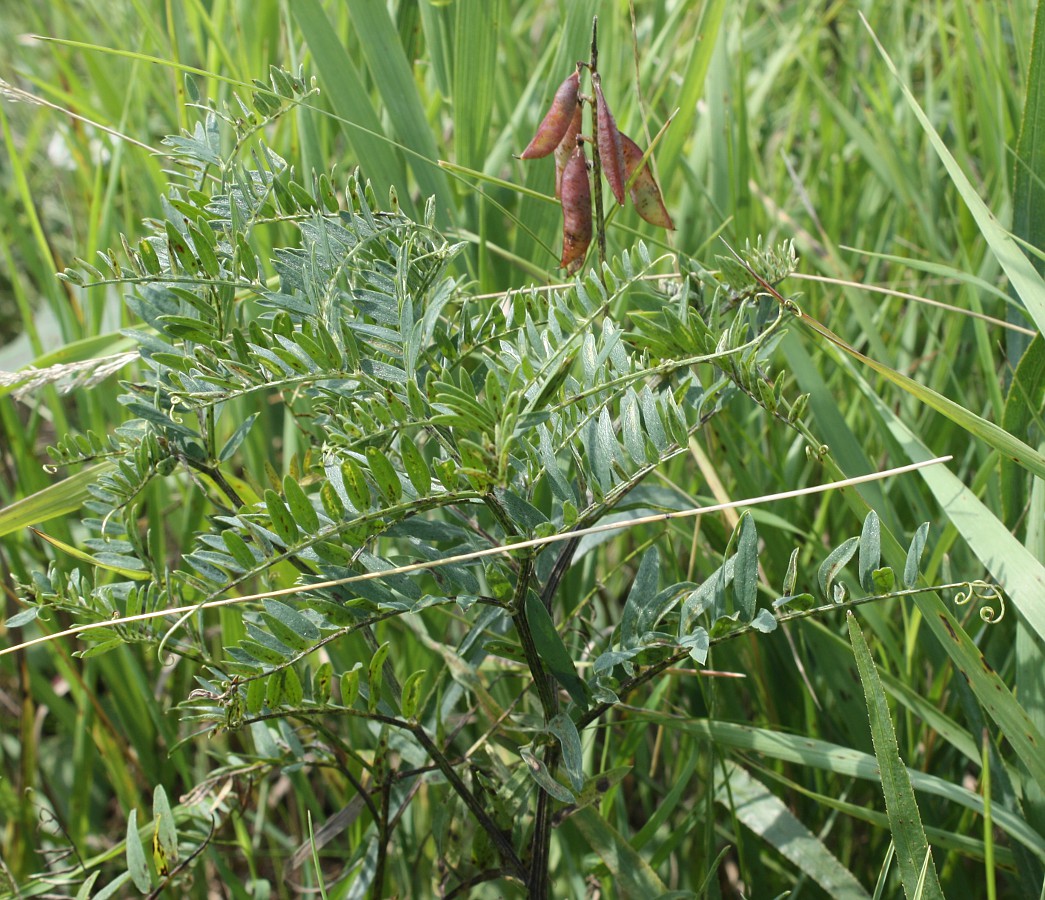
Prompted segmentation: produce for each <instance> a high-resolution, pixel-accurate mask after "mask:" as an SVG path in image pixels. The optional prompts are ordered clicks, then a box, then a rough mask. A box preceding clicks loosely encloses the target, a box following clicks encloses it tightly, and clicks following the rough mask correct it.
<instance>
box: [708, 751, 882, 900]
mask: <svg viewBox="0 0 1045 900" xmlns="http://www.w3.org/2000/svg"><path fill="white" fill-rule="evenodd" d="M725 767H726V772H727V773H728V776H729V783H728V789H727V785H726V783H722V784H720V785H719V786H718V789H717V791H716V794H715V799H716V800H717V801H718V802H719V803H721V804H722V805H723V806H731V807H732V810H733V813H734V814H735V815H736V817H737V819H739V820H740V821H741V822H742V823H743V824H744V825H746V826H747V827H748V828H750V829H751V830H752V831H753V832H754V833H755V834H757V835H758V836H759V837H760V838H762V839H763V840H764V841H766V843H768V844H770V845H771V846H773V847H775V848H776V849H777V850H778V851H779V852H780V854H781V855H782V856H785V857H786V858H787V859H789V860H791V862H792V863H794V864H795V865H796V866H797V867H798V868H799V869H800V870H801V871H802V872H804V873H805V874H806V875H808V876H809V877H810V878H811V879H812V880H813V881H815V882H816V883H817V884H819V885H820V887H822V888H823V889H824V890H825V891H827V893H828V894H829V895H830V896H831V897H835V898H857V897H859V898H869V897H870V896H871V895H870V894H869V893H868V892H867V891H866V890H864V887H863V885H861V884H860V882H859V881H857V880H856V878H855V877H854V876H853V873H852V872H850V871H849V870H848V869H847V868H846V867H845V866H843V865H842V864H841V863H840V862H839V861H838V858H837V857H836V856H835V855H834V854H833V853H832V852H831V851H830V850H828V849H827V847H825V846H824V845H823V843H822V842H821V841H820V839H819V838H818V837H817V836H816V835H815V834H813V833H812V832H811V831H810V830H809V829H808V828H806V827H805V825H803V824H802V823H801V822H800V821H799V820H798V819H796V818H795V817H794V815H792V813H791V812H790V810H788V808H787V807H786V806H785V805H784V803H783V802H782V801H781V800H780V799H779V798H778V797H777V796H776V795H775V794H773V793H772V792H771V791H770V790H769V789H768V788H767V787H766V786H765V785H764V784H762V783H761V782H760V781H758V780H757V779H755V778H754V777H752V775H751V773H750V772H748V771H747V769H744V768H742V767H741V766H739V765H737V764H736V763H735V762H733V761H732V760H726V762H725Z"/></svg>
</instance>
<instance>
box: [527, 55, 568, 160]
mask: <svg viewBox="0 0 1045 900" xmlns="http://www.w3.org/2000/svg"><path fill="white" fill-rule="evenodd" d="M580 85H581V74H580V72H579V71H576V70H575V71H574V73H573V74H572V75H571V76H570V77H569V78H567V79H566V80H565V81H564V82H563V83H562V84H560V85H559V89H558V90H557V91H556V92H555V98H554V99H553V100H552V105H551V107H549V109H548V113H547V115H546V116H545V117H544V119H543V120H542V121H541V124H540V125H539V126H537V133H536V134H535V135H534V136H533V140H532V141H530V143H529V144H528V145H527V147H526V149H525V150H523V152H522V153H520V154H519V159H540V158H541V157H544V156H547V155H548V154H549V153H551V152H552V151H553V150H554V149H555V148H556V147H557V146H559V142H560V141H562V138H563V135H565V134H566V130H567V129H568V128H569V127H570V122H571V121H572V120H573V113H574V110H575V109H577V91H578V89H579V88H580Z"/></svg>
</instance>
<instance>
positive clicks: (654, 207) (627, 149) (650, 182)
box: [620, 134, 675, 231]
mask: <svg viewBox="0 0 1045 900" xmlns="http://www.w3.org/2000/svg"><path fill="white" fill-rule="evenodd" d="M620 143H621V149H622V150H623V151H624V168H625V172H626V176H627V179H628V181H630V182H631V190H630V192H629V193H630V194H631V202H632V203H634V204H635V209H636V210H637V212H638V214H639V215H640V216H642V218H644V219H645V220H646V221H647V222H649V223H650V224H651V225H658V226H659V227H661V228H667V229H668V231H674V230H675V224H674V222H672V221H671V216H669V215H668V211H667V210H666V209H665V208H664V201H663V200H662V199H661V197H660V188H659V187H657V182H656V180H655V179H654V178H653V173H652V172H651V171H650V167H649V163H646V164H645V165H643V167H642V168H641V169H639V171H638V173H637V174H635V170H636V169H637V168H638V165H639V163H640V162H642V148H640V147H639V145H638V144H636V143H635V142H634V141H633V140H632V139H631V138H630V137H628V136H627V135H626V134H621V136H620Z"/></svg>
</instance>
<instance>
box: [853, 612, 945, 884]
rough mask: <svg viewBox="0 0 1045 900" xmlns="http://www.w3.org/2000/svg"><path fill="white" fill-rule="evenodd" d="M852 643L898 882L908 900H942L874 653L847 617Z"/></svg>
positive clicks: (854, 620)
mask: <svg viewBox="0 0 1045 900" xmlns="http://www.w3.org/2000/svg"><path fill="white" fill-rule="evenodd" d="M847 618H848V622H849V638H850V641H851V642H852V645H853V653H854V655H855V656H856V667H857V670H858V671H859V673H860V682H861V683H862V684H863V688H864V698H865V701H866V703H867V714H868V717H869V718H870V720H871V740H872V742H873V743H874V753H875V758H876V759H877V760H878V769H879V772H880V775H881V779H882V791H883V793H884V795H885V808H886V812H887V813H888V815H889V824H890V830H891V832H892V839H893V845H894V846H895V847H896V859H897V862H898V864H899V867H900V879H901V881H902V882H903V887H904V892H905V893H906V894H907V896H908V898H909V900H915V898H916V897H917V898H927V900H935V898H939V900H943V889H942V888H941V887H940V881H939V877H938V875H937V874H936V867H935V865H934V864H933V862H932V851H931V850H930V849H929V841H928V840H927V839H926V837H925V829H924V828H923V827H922V817H921V814H920V813H919V811H918V801H917V800H916V799H915V796H914V788H913V787H912V785H911V778H910V776H909V775H908V773H907V768H906V766H904V764H903V760H902V759H900V750H899V747H898V746H897V743H896V731H895V729H894V728H893V723H892V718H891V716H890V713H889V704H888V702H887V700H886V698H885V691H884V690H883V689H882V682H881V680H880V679H879V677H878V672H877V671H876V669H875V665H874V661H873V660H872V659H871V651H870V650H869V649H868V646H867V641H866V640H865V638H864V635H863V632H862V631H861V630H860V625H859V624H858V623H857V621H856V616H854V615H853V613H852V612H850V613H848V614H847Z"/></svg>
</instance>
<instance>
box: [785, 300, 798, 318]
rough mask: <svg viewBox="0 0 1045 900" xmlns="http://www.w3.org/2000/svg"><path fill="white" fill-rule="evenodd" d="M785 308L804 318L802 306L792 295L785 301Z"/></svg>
mask: <svg viewBox="0 0 1045 900" xmlns="http://www.w3.org/2000/svg"><path fill="white" fill-rule="evenodd" d="M784 309H786V310H787V311H788V312H789V313H792V314H794V315H795V316H797V317H798V318H800V319H801V318H802V307H800V306H799V305H798V304H797V303H795V301H794V300H792V299H791V298H790V297H789V298H788V299H787V300H785V301H784Z"/></svg>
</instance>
